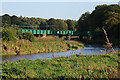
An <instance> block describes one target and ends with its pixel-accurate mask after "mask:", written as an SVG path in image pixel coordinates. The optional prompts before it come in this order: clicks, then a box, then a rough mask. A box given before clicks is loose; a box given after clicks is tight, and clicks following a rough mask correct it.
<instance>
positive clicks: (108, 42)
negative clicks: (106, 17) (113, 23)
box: [102, 27, 115, 53]
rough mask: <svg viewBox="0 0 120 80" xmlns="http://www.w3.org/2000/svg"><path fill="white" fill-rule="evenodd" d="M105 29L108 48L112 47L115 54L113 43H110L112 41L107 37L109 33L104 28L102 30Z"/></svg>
mask: <svg viewBox="0 0 120 80" xmlns="http://www.w3.org/2000/svg"><path fill="white" fill-rule="evenodd" d="M102 29H103V31H104V33H105V37H106V40H107V43H106V44H107V45H106V46H107V47H111V48H112V50H113V52H114V53H115V50H114V49H113V47H112V43H110V41H109V39H108V36H107V32H106V30H105V29H104V27H103V28H102Z"/></svg>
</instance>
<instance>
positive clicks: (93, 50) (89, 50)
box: [2, 44, 119, 63]
mask: <svg viewBox="0 0 120 80" xmlns="http://www.w3.org/2000/svg"><path fill="white" fill-rule="evenodd" d="M114 49H115V51H116V52H117V51H118V50H119V49H118V48H117V47H115V48H114ZM108 51H112V49H109V50H108ZM105 53H106V50H105V48H104V47H103V46H102V45H89V44H85V46H84V48H83V49H77V50H69V51H65V52H57V53H39V54H31V55H11V56H2V62H3V63H4V62H5V61H19V60H23V59H26V60H36V59H52V58H57V57H62V56H64V57H69V56H70V55H75V54H78V55H93V54H94V55H100V54H105Z"/></svg>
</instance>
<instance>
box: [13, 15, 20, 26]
mask: <svg viewBox="0 0 120 80" xmlns="http://www.w3.org/2000/svg"><path fill="white" fill-rule="evenodd" d="M11 24H14V25H21V20H20V18H18V17H17V16H15V15H13V16H12V17H11Z"/></svg>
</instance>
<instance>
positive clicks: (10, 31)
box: [2, 27, 16, 41]
mask: <svg viewBox="0 0 120 80" xmlns="http://www.w3.org/2000/svg"><path fill="white" fill-rule="evenodd" d="M15 39H16V30H15V29H14V28H12V27H9V28H3V30H2V40H5V41H11V40H15Z"/></svg>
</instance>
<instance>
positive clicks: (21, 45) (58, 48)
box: [2, 36, 83, 55]
mask: <svg viewBox="0 0 120 80" xmlns="http://www.w3.org/2000/svg"><path fill="white" fill-rule="evenodd" d="M82 47H83V44H82V43H79V42H77V41H68V40H64V39H62V38H61V39H60V38H56V37H52V36H49V37H46V38H40V37H38V38H35V41H34V42H30V41H28V40H25V39H22V40H17V41H9V42H7V41H3V42H2V55H24V54H38V53H50V52H63V51H67V50H74V49H80V48H82Z"/></svg>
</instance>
